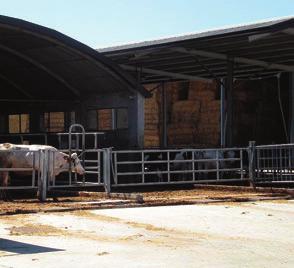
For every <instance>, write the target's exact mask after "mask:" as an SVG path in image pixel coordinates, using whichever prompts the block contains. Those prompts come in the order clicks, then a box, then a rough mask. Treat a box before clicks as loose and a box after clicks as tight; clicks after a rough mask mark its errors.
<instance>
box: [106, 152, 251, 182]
mask: <svg viewBox="0 0 294 268" xmlns="http://www.w3.org/2000/svg"><path fill="white" fill-rule="evenodd" d="M246 159H248V157H247V148H225V149H224V148H218V149H177V150H175V149H174V150H129V151H128V150H125V151H112V153H111V159H110V162H111V171H112V174H113V177H112V180H111V185H112V186H115V187H118V186H142V185H160V184H167V185H168V184H185V183H188V184H189V183H190V184H195V183H204V182H213V181H217V182H218V181H219V182H221V181H236V180H244V179H246V176H247V174H248V165H246V164H244V163H245V161H246Z"/></svg>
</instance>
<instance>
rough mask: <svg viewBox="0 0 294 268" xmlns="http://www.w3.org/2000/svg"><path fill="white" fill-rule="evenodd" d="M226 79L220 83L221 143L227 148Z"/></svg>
mask: <svg viewBox="0 0 294 268" xmlns="http://www.w3.org/2000/svg"><path fill="white" fill-rule="evenodd" d="M224 83H225V79H221V83H220V99H221V101H220V113H221V114H220V142H221V147H224V146H225V137H226V133H225V118H226V110H225V105H226V94H225V87H224Z"/></svg>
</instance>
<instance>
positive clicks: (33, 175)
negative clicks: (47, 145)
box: [32, 152, 36, 186]
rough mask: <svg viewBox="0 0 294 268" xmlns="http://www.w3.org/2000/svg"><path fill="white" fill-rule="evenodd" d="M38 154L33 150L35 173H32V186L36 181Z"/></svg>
mask: <svg viewBox="0 0 294 268" xmlns="http://www.w3.org/2000/svg"><path fill="white" fill-rule="evenodd" d="M35 162H36V154H35V152H33V174H32V186H35V183H36V163H35Z"/></svg>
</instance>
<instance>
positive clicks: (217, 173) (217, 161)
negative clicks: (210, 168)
mask: <svg viewBox="0 0 294 268" xmlns="http://www.w3.org/2000/svg"><path fill="white" fill-rule="evenodd" d="M215 154H216V179H217V180H219V153H218V151H215Z"/></svg>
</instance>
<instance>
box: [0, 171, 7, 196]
mask: <svg viewBox="0 0 294 268" xmlns="http://www.w3.org/2000/svg"><path fill="white" fill-rule="evenodd" d="M8 181H9V173H8V171H3V172H0V185H1V186H2V187H7V186H8ZM0 199H2V200H4V201H7V200H9V195H8V193H7V190H6V189H3V190H0Z"/></svg>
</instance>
